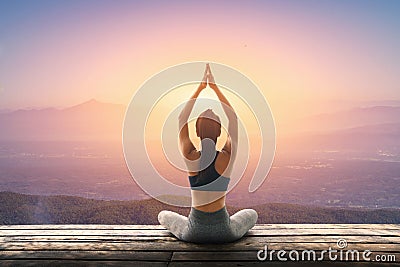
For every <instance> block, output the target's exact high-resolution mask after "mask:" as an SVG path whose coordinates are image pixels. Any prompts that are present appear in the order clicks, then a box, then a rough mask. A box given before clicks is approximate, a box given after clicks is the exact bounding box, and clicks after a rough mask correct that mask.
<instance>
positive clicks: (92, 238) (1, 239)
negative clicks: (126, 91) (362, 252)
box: [0, 233, 400, 244]
mask: <svg viewBox="0 0 400 267" xmlns="http://www.w3.org/2000/svg"><path fill="white" fill-rule="evenodd" d="M39 234H40V233H39ZM248 237H250V236H248ZM343 238H345V239H346V241H347V242H348V243H380V244H400V237H391V236H389V237H382V236H339V235H337V236H284V237H282V236H271V237H268V238H267V240H268V242H277V243H298V242H308V243H310V242H314V243H321V242H337V240H339V239H343ZM160 240H163V241H174V240H176V238H175V237H173V236H172V235H171V236H134V235H132V236H119V235H113V236H111V235H103V236H102V235H99V236H96V235H88V236H85V235H54V236H53V235H32V236H28V235H22V236H19V235H13V236H0V243H9V242H39V241H63V242H68V241H71V242H77V241H85V242H119V241H126V242H127V241H157V242H158V241H160Z"/></svg>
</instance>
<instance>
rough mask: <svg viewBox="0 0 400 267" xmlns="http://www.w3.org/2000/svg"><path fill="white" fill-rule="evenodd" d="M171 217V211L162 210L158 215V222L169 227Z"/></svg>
mask: <svg viewBox="0 0 400 267" xmlns="http://www.w3.org/2000/svg"><path fill="white" fill-rule="evenodd" d="M170 217H171V211H168V210H162V211H160V213H158V222H159V223H160V224H161V225H164V226H166V225H168V224H169V222H170Z"/></svg>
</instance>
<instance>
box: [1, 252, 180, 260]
mask: <svg viewBox="0 0 400 267" xmlns="http://www.w3.org/2000/svg"><path fill="white" fill-rule="evenodd" d="M171 257H172V252H165V251H109V250H103V251H70V250H64V251H0V259H1V260H10V259H13V260H17V259H18V260H32V259H37V260H39V259H42V260H44V259H45V260H59V259H63V260H111V261H113V260H130V261H169V260H170V259H171Z"/></svg>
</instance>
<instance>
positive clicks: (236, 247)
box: [0, 237, 400, 252]
mask: <svg viewBox="0 0 400 267" xmlns="http://www.w3.org/2000/svg"><path fill="white" fill-rule="evenodd" d="M265 245H268V247H269V248H270V249H278V250H279V249H285V250H286V249H289V250H290V249H313V250H323V249H328V248H329V247H332V248H336V247H337V246H336V242H334V243H326V242H321V243H308V242H302V243H278V242H269V240H268V238H264V237H260V238H254V237H253V238H243V239H241V240H239V241H237V242H234V243H229V244H221V245H217V244H193V243H186V242H181V241H163V240H161V241H153V242H148V241H126V242H125V241H123V240H121V241H119V242H99V243H95V242H85V241H79V242H71V241H67V242H59V241H57V242H51V241H50V242H44V241H42V242H9V243H1V244H0V250H131V251H135V250H136V251H139V250H150V251H254V250H259V249H262V248H264V246H265ZM346 249H357V250H367V249H368V250H372V251H387V252H398V251H400V245H399V244H357V243H348V247H347V248H346Z"/></svg>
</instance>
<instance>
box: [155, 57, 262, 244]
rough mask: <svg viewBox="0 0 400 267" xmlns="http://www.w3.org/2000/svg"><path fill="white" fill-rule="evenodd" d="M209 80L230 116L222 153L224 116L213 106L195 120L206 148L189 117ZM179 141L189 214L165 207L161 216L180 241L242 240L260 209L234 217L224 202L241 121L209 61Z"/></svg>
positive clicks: (186, 113) (181, 125)
mask: <svg viewBox="0 0 400 267" xmlns="http://www.w3.org/2000/svg"><path fill="white" fill-rule="evenodd" d="M207 83H208V85H209V86H210V88H211V89H212V90H214V92H215V93H216V95H217V97H218V99H219V101H220V102H221V104H222V108H223V110H224V112H225V114H226V116H227V118H228V123H229V124H228V140H227V141H226V143H225V145H224V147H223V148H222V150H221V151H216V143H217V139H218V137H219V136H220V134H221V122H220V119H219V117H218V116H217V115H216V114H215V113H214V112H213V111H212V110H211V109H208V110H206V111H204V112H203V113H201V114H200V115H199V117H198V118H197V121H196V133H197V136H198V137H199V138H200V139H201V151H198V150H196V148H195V147H194V145H193V143H192V142H191V140H190V138H189V129H188V119H189V116H190V113H191V112H192V109H193V106H194V104H195V101H196V99H197V97H198V96H199V94H200V92H201V91H202V90H204V89H205V88H206V87H207ZM179 128H180V132H179V140H180V148H181V151H182V155H183V156H184V160H185V163H186V165H187V167H188V176H189V182H190V186H191V193H192V208H191V210H190V213H189V217H185V216H182V215H180V214H178V213H175V212H171V211H161V212H160V213H159V215H158V220H159V222H160V224H161V225H163V226H164V227H165V228H167V229H168V230H169V231H171V233H172V234H173V235H175V236H176V237H177V238H178V239H180V240H183V241H187V242H195V243H225V242H232V241H235V240H237V239H239V238H241V237H242V236H243V235H244V234H245V233H246V232H247V231H248V230H249V229H251V228H252V227H253V226H254V225H255V223H256V221H257V218H258V215H257V212H256V211H255V210H252V209H244V210H241V211H239V212H237V213H236V214H234V215H232V216H231V217H229V214H228V212H227V210H226V206H225V194H226V190H227V188H228V184H229V180H230V178H229V177H230V174H231V170H232V165H233V162H234V160H235V156H236V150H237V140H238V119H237V116H236V113H235V111H234V110H233V108H232V106H231V105H230V103H229V101H228V100H227V99H226V98H225V96H224V95H223V94H222V92H221V91H220V90H219V88H218V86H217V85H216V84H215V81H214V77H213V75H212V73H211V69H210V66H209V64H207V65H206V70H205V72H204V77H203V80H202V82H201V83H200V85H199V87H198V88H197V90H196V92H195V93H194V94H193V96H192V97H191V98H190V100H189V101H188V102H187V103H186V105H185V107H184V109H183V110H182V112H181V114H180V115H179Z"/></svg>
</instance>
